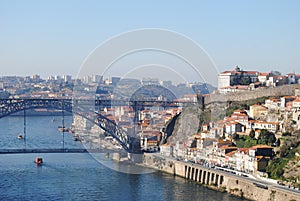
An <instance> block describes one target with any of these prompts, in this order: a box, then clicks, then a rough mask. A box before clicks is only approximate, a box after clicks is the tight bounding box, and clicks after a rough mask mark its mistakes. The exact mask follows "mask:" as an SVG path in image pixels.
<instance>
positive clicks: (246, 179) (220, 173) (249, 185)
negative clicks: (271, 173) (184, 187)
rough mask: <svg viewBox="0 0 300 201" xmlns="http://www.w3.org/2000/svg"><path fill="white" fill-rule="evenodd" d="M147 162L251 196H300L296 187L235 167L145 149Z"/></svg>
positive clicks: (264, 199)
mask: <svg viewBox="0 0 300 201" xmlns="http://www.w3.org/2000/svg"><path fill="white" fill-rule="evenodd" d="M143 164H144V165H145V166H147V167H152V168H154V169H157V170H160V171H163V172H167V173H170V174H173V175H176V176H180V177H183V178H186V179H188V180H193V181H195V182H198V183H200V184H202V185H205V186H207V187H209V188H212V189H215V190H220V191H224V192H228V193H230V194H233V195H236V196H239V197H244V198H247V199H251V200H259V201H269V200H272V201H282V200H300V191H299V190H296V189H291V188H288V187H286V186H281V185H279V184H275V183H271V182H267V181H263V180H262V179H259V178H255V177H254V176H251V175H246V174H245V176H238V175H237V174H236V173H234V171H224V170H219V169H216V168H210V167H206V166H203V165H200V164H195V163H191V162H185V161H178V160H176V159H175V158H171V157H165V156H162V155H160V154H157V153H151V154H150V153H145V156H144V160H143Z"/></svg>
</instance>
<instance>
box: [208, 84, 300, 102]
mask: <svg viewBox="0 0 300 201" xmlns="http://www.w3.org/2000/svg"><path fill="white" fill-rule="evenodd" d="M298 86H300V85H298V84H290V85H283V86H278V87H272V88H258V89H255V90H251V91H250V90H249V91H245V92H235V93H227V94H211V95H210V96H205V97H204V105H209V104H211V103H215V102H230V101H232V102H238V101H246V100H252V99H257V98H262V97H270V96H290V95H294V94H295V88H296V87H298Z"/></svg>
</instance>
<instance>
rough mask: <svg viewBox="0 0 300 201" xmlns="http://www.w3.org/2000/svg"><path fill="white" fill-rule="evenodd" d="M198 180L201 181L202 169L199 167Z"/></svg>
mask: <svg viewBox="0 0 300 201" xmlns="http://www.w3.org/2000/svg"><path fill="white" fill-rule="evenodd" d="M198 181H199V182H201V181H202V170H201V169H200V170H199V178H198Z"/></svg>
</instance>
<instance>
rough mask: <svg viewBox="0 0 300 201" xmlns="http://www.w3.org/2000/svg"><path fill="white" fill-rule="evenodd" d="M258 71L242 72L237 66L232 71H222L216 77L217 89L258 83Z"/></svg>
mask: <svg viewBox="0 0 300 201" xmlns="http://www.w3.org/2000/svg"><path fill="white" fill-rule="evenodd" d="M259 74H260V73H259V72H258V71H243V70H241V69H240V68H239V67H238V66H236V67H235V69H234V70H232V71H224V72H222V73H220V74H219V77H218V89H221V88H224V87H229V86H236V85H249V84H251V83H254V82H257V81H258V76H259Z"/></svg>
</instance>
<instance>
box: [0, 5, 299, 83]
mask: <svg viewBox="0 0 300 201" xmlns="http://www.w3.org/2000/svg"><path fill="white" fill-rule="evenodd" d="M0 4H1V6H0V11H1V12H0V24H1V27H2V32H1V33H0V36H1V37H0V43H1V44H2V46H1V47H0V52H1V54H0V67H1V75H21V76H24V75H32V74H40V75H41V76H42V77H48V76H50V75H54V74H60V75H63V74H65V75H69V74H70V75H72V76H73V77H76V75H77V74H78V72H79V71H80V67H81V65H82V64H83V62H84V60H85V59H86V57H87V56H88V55H89V54H90V53H91V52H92V51H93V50H94V49H95V48H96V47H97V46H99V44H101V43H103V42H104V41H105V40H107V39H109V38H111V37H113V36H116V35H118V34H120V33H124V32H128V31H131V30H136V29H143V28H149V27H150V28H160V29H168V30H172V31H174V32H178V33H179V34H183V35H185V36H186V37H188V38H190V39H192V40H193V41H195V42H196V43H197V44H199V45H200V47H202V48H203V49H204V50H205V51H206V52H207V54H208V55H209V56H210V57H211V59H212V60H213V61H214V63H215V65H216V68H217V70H218V72H222V71H223V70H227V69H231V68H232V67H234V66H236V65H239V66H241V67H242V68H244V69H251V70H259V71H271V70H279V71H281V72H282V73H283V74H285V73H289V72H293V71H294V72H295V71H297V69H298V68H299V63H300V62H299V61H300V59H299V57H298V56H297V52H299V49H300V46H299V40H298V35H299V33H300V28H299V27H298V26H296V25H297V23H298V21H299V19H300V14H299V13H298V12H297V11H298V8H299V2H297V1H288V3H286V2H280V1H264V2H258V1H255V2H253V1H252V2H246V3H245V2H238V1H229V2H228V1H227V2H217V3H216V2H206V1H200V2H189V3H183V2H172V3H171V2H170V1H168V2H154V3H153V2H151V3H150V2H149V3H148V2H144V3H140V2H136V1H133V2H131V4H128V3H127V2H126V3H125V2H118V1H115V2H112V3H106V2H98V1H87V2H82V1H64V2H59V1H51V2H47V1H46V2H38V1H26V2H22V1H1V2H0ZM113 73H115V76H118V74H117V73H118V72H117V71H114V72H113ZM112 76H114V75H112ZM212 76H217V75H212ZM214 85H216V83H214Z"/></svg>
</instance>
